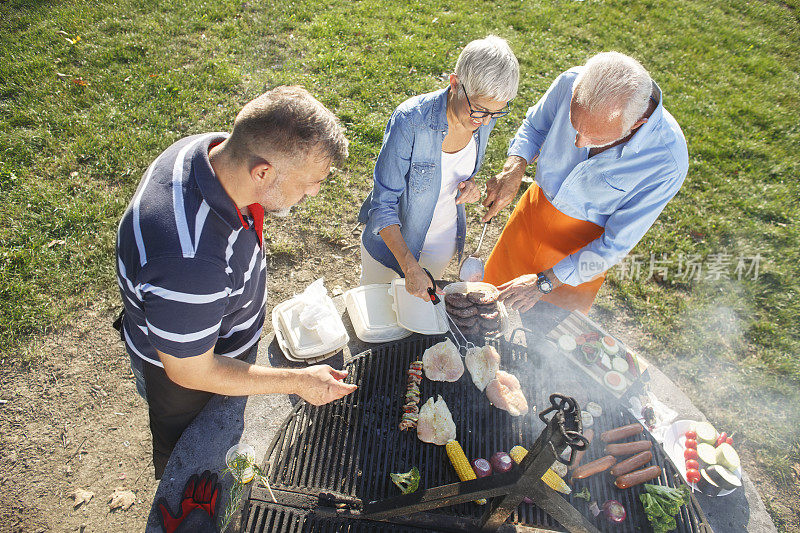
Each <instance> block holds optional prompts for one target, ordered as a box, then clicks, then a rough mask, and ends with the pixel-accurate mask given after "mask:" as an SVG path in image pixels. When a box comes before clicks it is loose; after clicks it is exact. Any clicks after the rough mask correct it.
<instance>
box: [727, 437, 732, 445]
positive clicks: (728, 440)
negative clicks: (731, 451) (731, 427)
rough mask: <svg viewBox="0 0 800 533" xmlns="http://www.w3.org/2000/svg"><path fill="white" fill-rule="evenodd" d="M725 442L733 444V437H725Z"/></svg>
mask: <svg viewBox="0 0 800 533" xmlns="http://www.w3.org/2000/svg"><path fill="white" fill-rule="evenodd" d="M725 442H727V443H728V444H730V445H731V446H733V437H728V438H727V439H725Z"/></svg>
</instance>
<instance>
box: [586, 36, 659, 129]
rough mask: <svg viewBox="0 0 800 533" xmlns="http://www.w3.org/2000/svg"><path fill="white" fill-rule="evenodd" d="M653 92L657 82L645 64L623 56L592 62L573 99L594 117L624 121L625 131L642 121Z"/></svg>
mask: <svg viewBox="0 0 800 533" xmlns="http://www.w3.org/2000/svg"><path fill="white" fill-rule="evenodd" d="M652 92H653V81H652V79H650V74H648V73H647V70H645V68H644V67H643V66H642V64H641V63H639V62H638V61H636V60H635V59H634V58H632V57H629V56H626V55H625V54H620V53H619V52H603V53H600V54H597V55H596V56H594V57H592V58H591V59H589V61H587V62H586V65H585V66H584V67H583V70H582V71H581V73H580V74H579V75H578V78H577V79H576V80H575V85H574V89H573V92H572V94H573V97H574V98H575V101H576V102H577V104H578V105H580V106H581V107H583V108H585V109H586V110H587V111H588V112H589V113H590V114H593V115H594V114H605V116H606V117H607V118H608V119H609V120H611V119H614V118H616V117H618V116H621V117H622V128H623V131H628V130H630V128H631V127H632V126H633V124H634V123H635V122H636V121H637V120H639V119H640V118H642V115H644V113H645V111H647V106H648V104H649V102H650V95H651V94H652Z"/></svg>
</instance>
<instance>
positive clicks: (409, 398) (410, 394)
mask: <svg viewBox="0 0 800 533" xmlns="http://www.w3.org/2000/svg"><path fill="white" fill-rule="evenodd" d="M422 366H423V365H422V361H413V362H412V363H411V364H410V365H409V367H408V378H407V385H406V395H405V403H404V404H403V415H402V417H401V418H400V426H399V427H400V431H406V430H408V429H414V428H416V427H417V422H418V421H419V407H418V404H419V399H420V396H419V395H420V390H419V385H420V383H421V382H422Z"/></svg>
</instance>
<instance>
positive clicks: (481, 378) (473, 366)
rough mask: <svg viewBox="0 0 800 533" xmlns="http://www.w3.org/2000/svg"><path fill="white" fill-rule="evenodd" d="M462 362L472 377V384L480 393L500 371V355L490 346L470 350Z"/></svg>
mask: <svg viewBox="0 0 800 533" xmlns="http://www.w3.org/2000/svg"><path fill="white" fill-rule="evenodd" d="M464 362H465V363H466V364H467V370H469V373H470V376H472V382H473V383H474V384H475V386H476V387H478V390H480V391H482V390H483V389H485V388H486V385H488V384H489V382H490V381H492V380H493V379H494V378H495V374H497V371H498V370H500V354H499V353H497V350H495V349H494V347H492V346H484V347H483V348H470V349H469V350H467V356H466V358H465V359H464Z"/></svg>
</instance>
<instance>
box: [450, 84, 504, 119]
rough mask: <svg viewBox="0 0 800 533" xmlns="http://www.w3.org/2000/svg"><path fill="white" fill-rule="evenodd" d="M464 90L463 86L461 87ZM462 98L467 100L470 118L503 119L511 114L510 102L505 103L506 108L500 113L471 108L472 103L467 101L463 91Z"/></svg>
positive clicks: (465, 93)
mask: <svg viewBox="0 0 800 533" xmlns="http://www.w3.org/2000/svg"><path fill="white" fill-rule="evenodd" d="M461 88H462V89H464V86H463V85H462V86H461ZM464 96H466V98H467V106H469V116H471V117H472V118H486V117H491V118H498V117H504V116H506V115H508V114H509V113H510V112H511V102H506V106H505V107H504V108H503V109H502V110H500V111H481V110H479V109H473V108H472V102H470V101H469V96H468V95H467V90H466V89H464Z"/></svg>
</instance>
